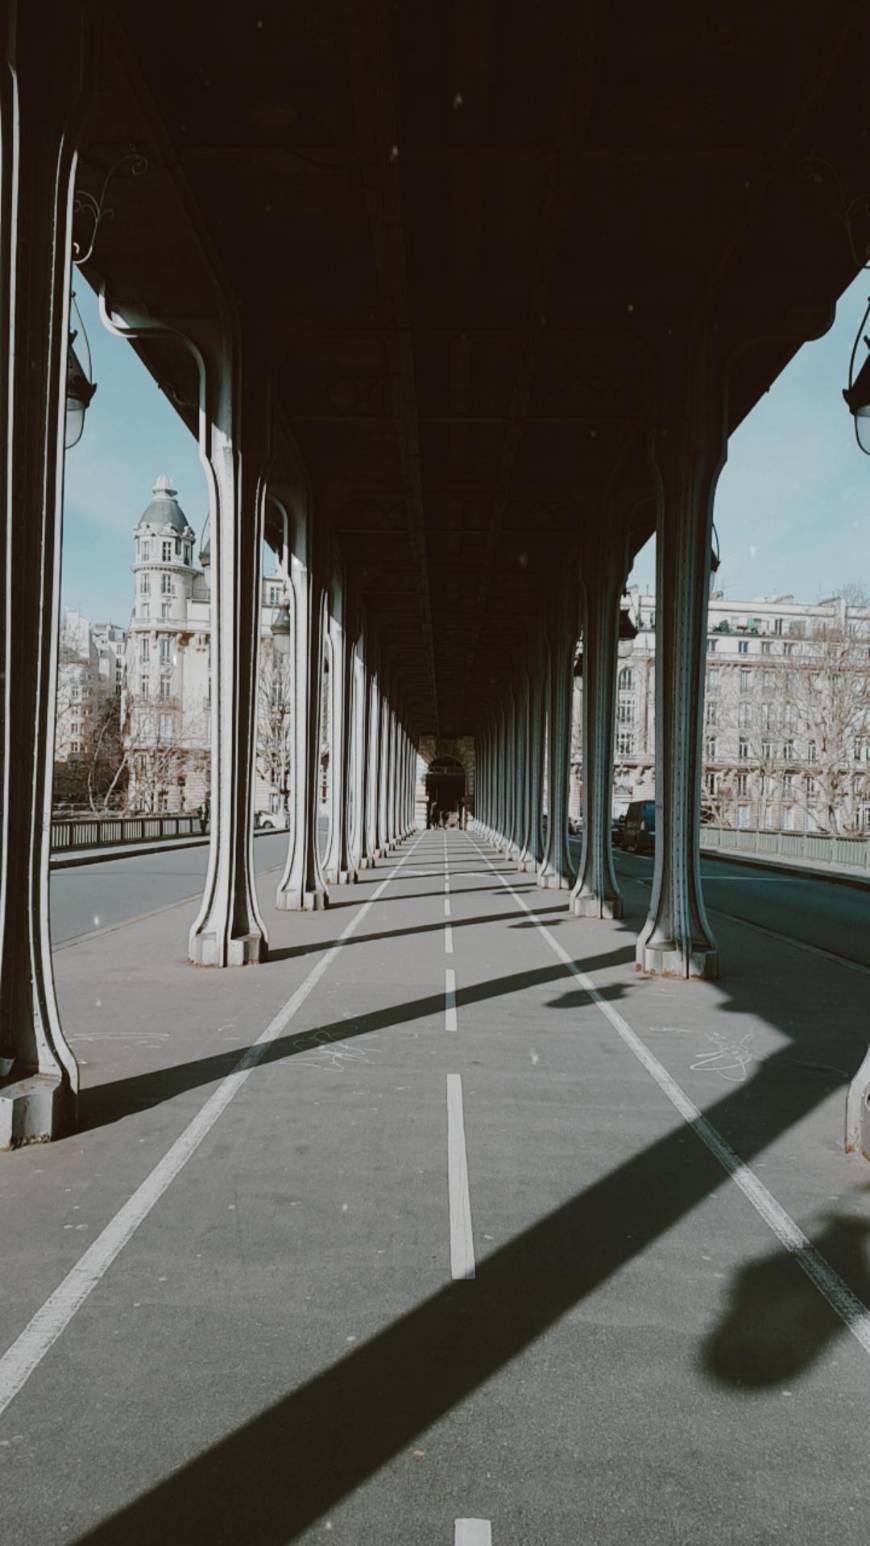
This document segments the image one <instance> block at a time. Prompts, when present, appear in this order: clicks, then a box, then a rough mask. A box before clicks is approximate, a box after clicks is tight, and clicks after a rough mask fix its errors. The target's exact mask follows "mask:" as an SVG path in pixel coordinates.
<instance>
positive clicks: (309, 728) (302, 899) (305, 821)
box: [275, 516, 329, 912]
mask: <svg viewBox="0 0 870 1546" xmlns="http://www.w3.org/2000/svg"><path fill="white" fill-rule="evenodd" d="M312 524H313V523H312V522H311V519H310V516H309V518H308V521H307V522H306V526H305V530H304V532H303V531H302V530H300V541H299V547H298V550H296V549H294V552H293V554H292V556H291V565H290V580H291V585H292V587H293V599H294V609H293V610H294V620H295V623H294V640H293V643H294V663H293V688H294V693H293V706H294V739H293V747H294V758H293V772H294V778H293V829H292V832H291V835H290V846H289V850H288V853H287V862H286V864H285V867H284V873H283V875H282V876H281V880H280V882H279V884H278V890H277V894H276V897H275V906H276V907H278V908H279V909H281V910H282V911H284V912H295V911H305V912H309V911H314V910H316V909H319V908H322V907H326V906H328V903H329V893H328V891H327V889H326V882H325V880H324V877H323V871H322V869H321V864H320V845H319V843H318V840H317V819H318V798H317V790H318V781H319V778H320V716H321V708H322V693H323V635H324V630H325V613H326V597H325V595H324V593H323V589H322V586H321V584H320V582H319V580H318V577H317V573H316V568H315V562H314V554H313V548H312V542H313V532H312V530H311V527H312ZM300 527H301V523H300Z"/></svg>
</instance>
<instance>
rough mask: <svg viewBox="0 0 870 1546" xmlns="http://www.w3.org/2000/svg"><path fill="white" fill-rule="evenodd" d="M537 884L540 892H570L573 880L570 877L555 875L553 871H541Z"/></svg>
mask: <svg viewBox="0 0 870 1546" xmlns="http://www.w3.org/2000/svg"><path fill="white" fill-rule="evenodd" d="M537 884H538V885H539V886H540V888H541V890H542V891H571V890H573V887H574V880H573V877H572V876H570V875H557V874H556V872H555V870H542V871H541V873H540V875H539V876H538V879H537Z"/></svg>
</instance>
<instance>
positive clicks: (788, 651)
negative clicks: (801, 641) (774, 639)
mask: <svg viewBox="0 0 870 1546" xmlns="http://www.w3.org/2000/svg"><path fill="white" fill-rule="evenodd" d="M782 653H783V654H784V655H793V654H794V645H793V644H784V645H783V647H782Z"/></svg>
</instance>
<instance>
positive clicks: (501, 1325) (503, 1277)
mask: <svg viewBox="0 0 870 1546" xmlns="http://www.w3.org/2000/svg"><path fill="white" fill-rule="evenodd" d="M438 1002H439V1004H440V999H439V1001H438ZM346 1029H347V1028H346V1025H345V1026H343V1027H342V1033H343V1034H346ZM832 1087H833V1085H832V1083H830V1082H826V1084H825V1088H826V1089H830V1088H832ZM751 1092H752V1100H753V1104H754V1106H755V1107H756V1109H758V1108H760V1109H763V1110H766V1111H768V1112H769V1120H768V1122H767V1123H766V1124H765V1128H764V1131H758V1132H757V1135H756V1138H755V1141H754V1142H753V1143H751V1144H749V1145H748V1146H746V1145H744V1154H745V1155H746V1156H747V1157H748V1155H749V1154H751V1153H754V1152H757V1151H758V1150H759V1149H761V1148H763V1147H764V1146H765V1144H766V1143H767V1142H768V1141H769V1140H770V1138H771V1137H772V1136H773V1135H774V1133H776V1132H782V1131H783V1130H784V1129H786V1128H788V1127H790V1126H791V1125H792V1124H793V1123H795V1122H797V1121H799V1120H800V1118H802V1117H803V1116H805V1115H806V1113H807V1112H808V1111H809V1110H811V1109H812V1107H813V1106H814V1105H815V1104H816V1102H817V1100H818V1099H819V1095H820V1085H819V1082H817V1081H807V1080H806V1079H805V1078H804V1079H797V1078H795V1077H794V1072H793V1070H792V1071H791V1074H790V1071H789V1069H788V1067H787V1059H786V1058H784V1057H783V1055H782V1054H781V1053H777V1054H775V1055H774V1056H772V1057H771V1058H769V1059H768V1060H767V1062H766V1063H764V1064H763V1065H762V1066H760V1067H759V1069H758V1072H757V1073H756V1075H755V1078H754V1079H753V1080H752V1082H751ZM747 1094H748V1091H747V1090H744V1089H741V1090H740V1091H738V1092H734V1093H731V1094H729V1095H727V1096H725V1097H723V1099H722V1100H721V1101H719V1102H718V1103H717V1104H716V1105H714V1106H713V1107H711V1108H709V1109H708V1110H707V1111H706V1112H705V1115H706V1116H707V1118H708V1120H709V1121H711V1122H712V1123H713V1124H714V1126H716V1127H718V1128H720V1130H721V1129H722V1128H730V1127H733V1126H734V1123H735V1119H736V1118H737V1115H738V1113H739V1111H740V1109H741V1108H743V1107H744V1106H745V1103H746V1100H747ZM747 1150H748V1152H747ZM725 1180H726V1174H725V1172H724V1170H722V1169H721V1167H720V1166H719V1165H718V1163H717V1162H716V1161H715V1160H714V1159H713V1157H712V1156H711V1155H710V1154H709V1152H708V1151H707V1150H706V1149H705V1148H703V1147H702V1146H701V1145H700V1144H699V1143H698V1141H697V1139H696V1138H695V1136H694V1134H693V1133H691V1132H690V1131H689V1130H688V1129H687V1128H685V1127H680V1128H679V1129H677V1130H676V1131H674V1132H672V1133H669V1134H668V1135H667V1136H666V1137H663V1138H661V1139H659V1140H658V1141H657V1142H655V1143H653V1144H652V1145H650V1146H649V1147H648V1148H647V1149H645V1150H644V1151H643V1153H642V1154H638V1155H636V1156H634V1157H633V1158H632V1159H630V1160H628V1161H626V1163H624V1164H623V1165H620V1166H619V1167H618V1168H617V1169H616V1170H614V1171H612V1172H611V1173H610V1174H609V1175H607V1176H606V1177H604V1178H603V1179H602V1180H600V1181H598V1182H596V1183H595V1184H594V1185H593V1186H591V1187H589V1188H588V1189H587V1190H586V1191H584V1192H581V1193H580V1194H579V1195H578V1196H576V1197H575V1198H573V1199H572V1200H571V1201H570V1202H568V1203H566V1204H565V1205H564V1206H562V1207H560V1208H557V1209H556V1210H555V1211H553V1212H552V1213H550V1214H549V1215H548V1216H547V1217H545V1218H543V1219H541V1220H540V1221H539V1222H538V1223H536V1224H535V1225H533V1226H532V1228H530V1229H528V1230H526V1231H525V1232H524V1233H523V1234H521V1235H518V1236H517V1237H516V1238H515V1239H514V1240H512V1241H510V1242H509V1243H508V1244H507V1245H505V1246H503V1247H502V1248H500V1249H499V1250H497V1251H495V1252H493V1254H492V1255H491V1256H489V1257H487V1258H486V1259H485V1260H484V1261H483V1262H482V1263H480V1264H479V1267H478V1271H477V1277H476V1279H475V1280H474V1281H473V1282H471V1283H454V1284H450V1285H449V1286H446V1287H444V1288H443V1289H441V1290H440V1291H439V1292H438V1293H436V1294H433V1295H432V1296H431V1297H430V1298H429V1299H427V1300H424V1301H423V1302H422V1303H421V1304H419V1305H418V1306H417V1307H416V1308H415V1309H413V1310H411V1311H410V1312H409V1313H408V1314H407V1315H404V1316H402V1317H401V1318H400V1319H398V1320H397V1321H395V1322H394V1323H393V1324H392V1325H390V1326H389V1327H387V1328H386V1329H385V1330H384V1331H382V1332H381V1333H379V1334H378V1335H377V1336H375V1337H372V1338H371V1339H370V1341H369V1342H368V1343H366V1344H365V1346H363V1347H361V1348H359V1349H358V1350H355V1351H354V1352H353V1353H351V1354H349V1355H348V1356H346V1357H345V1358H343V1359H341V1360H340V1361H339V1362H337V1363H335V1364H333V1365H332V1366H331V1367H330V1368H328V1369H325V1370H324V1371H323V1373H321V1374H319V1375H318V1376H317V1377H316V1378H314V1379H313V1380H310V1381H309V1382H308V1383H307V1384H306V1385H303V1386H302V1387H301V1388H300V1389H299V1390H297V1391H294V1392H292V1393H291V1394H289V1395H288V1396H287V1397H286V1398H285V1399H283V1400H281V1401H279V1402H278V1403H277V1404H276V1405H274V1406H272V1407H270V1408H269V1409H268V1410H267V1411H265V1412H263V1413H262V1414H261V1415H260V1416H258V1417H257V1418H255V1419H254V1420H253V1421H252V1422H250V1423H248V1424H246V1425H245V1426H244V1427H242V1428H240V1429H239V1430H238V1431H236V1432H235V1433H233V1434H231V1435H229V1436H228V1437H227V1438H225V1439H223V1440H222V1441H220V1442H219V1443H217V1444H215V1445H213V1446H212V1447H211V1448H210V1449H208V1450H207V1451H206V1452H205V1453H204V1454H202V1455H201V1456H199V1457H198V1458H197V1459H195V1460H193V1461H191V1462H190V1463H189V1464H187V1465H185V1466H183V1467H181V1468H180V1469H179V1470H178V1471H177V1472H176V1473H175V1474H174V1475H172V1476H171V1477H169V1478H168V1479H167V1480H165V1481H163V1482H161V1483H160V1484H159V1485H158V1486H157V1487H155V1488H154V1489H153V1490H152V1491H150V1492H148V1493H146V1494H145V1495H144V1496H142V1497H140V1498H138V1499H137V1500H135V1501H134V1502H133V1503H131V1504H130V1505H129V1506H128V1507H126V1508H124V1509H123V1510H121V1511H120V1512H119V1513H118V1514H116V1515H115V1516H114V1517H113V1518H111V1519H110V1520H108V1521H106V1522H105V1523H103V1524H100V1525H98V1526H97V1527H96V1528H95V1529H93V1530H91V1531H89V1532H88V1533H87V1534H86V1535H84V1536H81V1537H80V1538H79V1546H110V1543H111V1546H118V1543H120V1542H124V1546H153V1543H154V1541H155V1540H160V1541H162V1542H164V1543H166V1546H169V1543H172V1546H182V1543H185V1546H186V1543H188V1542H190V1541H194V1540H204V1541H209V1542H210V1543H211V1546H230V1543H232V1546H236V1543H237V1542H238V1541H240V1540H255V1541H256V1542H257V1546H284V1543H286V1542H288V1541H292V1540H295V1539H296V1538H297V1537H298V1536H299V1535H300V1534H301V1533H302V1532H303V1531H304V1530H305V1529H307V1528H308V1527H309V1526H310V1525H311V1524H312V1523H313V1522H314V1521H315V1520H317V1519H319V1518H320V1517H322V1515H323V1514H324V1513H326V1512H327V1511H328V1510H329V1509H331V1508H334V1507H335V1506H336V1505H337V1504H338V1503H339V1502H340V1500H341V1499H342V1498H345V1497H347V1496H348V1495H349V1494H350V1493H352V1492H353V1491H354V1490H355V1489H356V1488H358V1487H359V1486H361V1485H362V1484H363V1483H364V1482H365V1481H366V1480H367V1479H368V1478H369V1477H371V1476H372V1475H374V1474H375V1473H376V1472H377V1471H379V1470H380V1469H381V1467H383V1466H384V1465H386V1464H387V1463H388V1462H389V1461H390V1460H392V1459H393V1457H395V1456H396V1455H399V1454H400V1453H401V1452H402V1451H403V1450H405V1449H406V1448H407V1447H408V1446H409V1445H410V1444H411V1442H412V1441H413V1440H414V1439H415V1438H416V1437H417V1436H418V1435H419V1434H421V1433H422V1432H423V1431H424V1430H425V1429H427V1428H429V1427H430V1426H431V1425H432V1424H433V1423H435V1422H437V1421H438V1420H439V1418H442V1417H443V1416H444V1415H445V1414H446V1413H447V1412H449V1411H450V1410H451V1409H452V1408H454V1407H456V1406H458V1405H459V1404H460V1403H461V1402H462V1401H463V1400H464V1399H465V1398H466V1397H467V1396H468V1395H469V1394H471V1393H472V1392H473V1391H475V1390H477V1389H479V1388H480V1387H481V1386H482V1385H483V1384H484V1383H485V1382H486V1381H487V1380H488V1379H490V1378H491V1377H492V1376H493V1375H495V1374H497V1373H498V1372H499V1370H501V1369H503V1368H504V1367H505V1366H506V1365H507V1364H508V1363H510V1362H511V1360H513V1359H515V1358H516V1357H517V1356H518V1355H519V1354H520V1353H522V1352H523V1351H524V1350H525V1349H527V1348H528V1347H529V1346H530V1345H531V1344H532V1343H534V1342H535V1340H536V1339H537V1338H539V1337H541V1336H542V1335H543V1334H544V1333H545V1332H546V1331H547V1330H548V1329H549V1328H550V1327H552V1326H553V1325H555V1323H556V1322H557V1321H559V1320H560V1319H561V1318H562V1317H563V1316H564V1315H567V1314H568V1313H569V1312H570V1311H571V1310H572V1309H574V1308H575V1306H577V1305H578V1304H580V1303H581V1301H582V1300H583V1299H584V1298H585V1297H586V1296H587V1295H588V1294H590V1293H592V1292H594V1290H596V1289H597V1288H599V1287H600V1286H601V1285H602V1284H603V1283H605V1282H606V1281H607V1280H608V1278H610V1277H611V1276H612V1275H613V1274H614V1273H615V1272H617V1271H618V1270H619V1269H620V1268H621V1267H622V1266H624V1265H625V1264H626V1263H627V1262H629V1261H631V1260H632V1259H633V1258H635V1257H637V1256H639V1255H640V1254H641V1253H642V1252H643V1251H644V1250H645V1249H646V1248H647V1247H648V1246H650V1245H651V1244H652V1243H653V1242H654V1241H655V1240H656V1239H657V1238H658V1237H659V1236H660V1235H662V1234H664V1233H665V1232H666V1231H667V1230H669V1229H670V1228H671V1227H672V1226H673V1225H675V1224H676V1223H677V1222H678V1221H679V1220H680V1219H682V1218H684V1217H685V1216H686V1215H687V1214H688V1213H690V1212H691V1211H692V1209H694V1208H696V1207H697V1206H698V1205H699V1204H700V1203H702V1202H703V1201H704V1200H705V1199H706V1198H707V1197H709V1196H710V1194H711V1193H712V1192H715V1191H716V1190H717V1189H719V1188H720V1187H722V1186H723V1185H724V1183H725ZM813 1313H814V1318H815V1319H814V1327H813V1334H814V1339H815V1345H816V1346H817V1347H821V1346H823V1345H825V1344H826V1343H827V1342H828V1341H830V1339H831V1337H833V1336H834V1335H836V1334H837V1331H838V1330H841V1329H842V1325H841V1323H840V1322H839V1321H838V1320H837V1318H836V1317H835V1316H834V1312H833V1311H832V1310H830V1309H829V1308H828V1306H827V1305H826V1304H825V1303H824V1302H823V1301H821V1300H820V1301H819V1305H818V1306H816V1305H814V1307H813ZM578 1348H580V1349H582V1339H581V1340H578ZM582 1379H583V1370H582V1367H580V1366H578V1369H577V1380H578V1386H581V1387H582Z"/></svg>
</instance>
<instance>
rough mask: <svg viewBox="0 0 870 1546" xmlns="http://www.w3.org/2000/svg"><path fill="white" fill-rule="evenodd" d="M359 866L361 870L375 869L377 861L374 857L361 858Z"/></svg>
mask: <svg viewBox="0 0 870 1546" xmlns="http://www.w3.org/2000/svg"><path fill="white" fill-rule="evenodd" d="M359 867H360V869H361V870H373V869H374V867H375V861H374V859H360V861H359Z"/></svg>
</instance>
